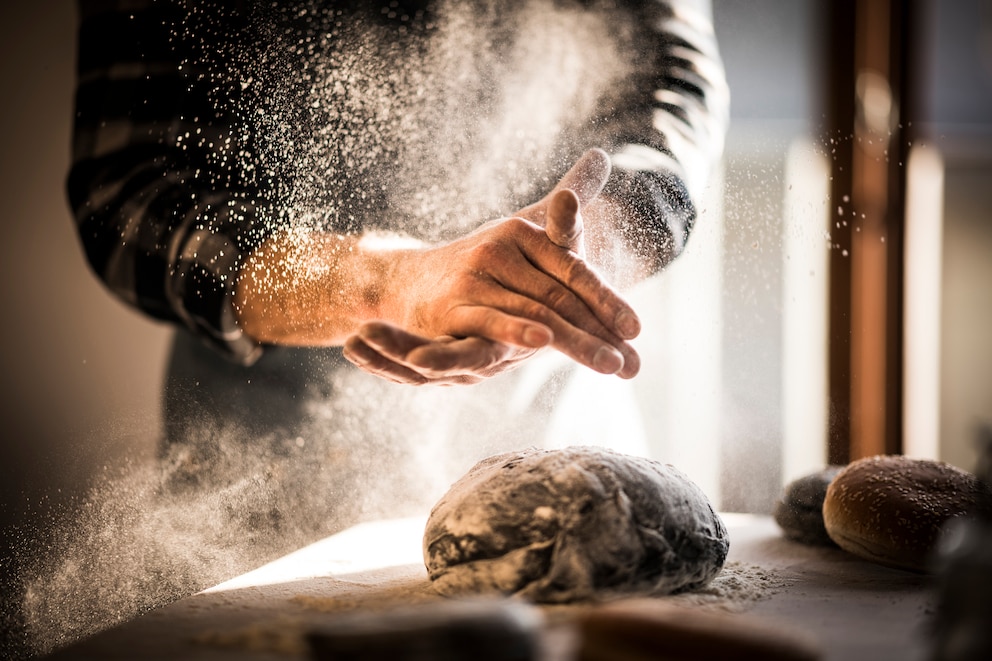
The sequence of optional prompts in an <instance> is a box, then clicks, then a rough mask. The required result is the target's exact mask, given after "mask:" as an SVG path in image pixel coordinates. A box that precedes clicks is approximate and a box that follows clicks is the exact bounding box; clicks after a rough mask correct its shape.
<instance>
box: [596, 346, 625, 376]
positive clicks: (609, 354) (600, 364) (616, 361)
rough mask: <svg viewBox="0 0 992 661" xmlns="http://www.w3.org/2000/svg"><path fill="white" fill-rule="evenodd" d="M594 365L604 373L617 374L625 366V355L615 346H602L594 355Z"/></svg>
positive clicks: (598, 370)
mask: <svg viewBox="0 0 992 661" xmlns="http://www.w3.org/2000/svg"><path fill="white" fill-rule="evenodd" d="M592 366H593V368H594V369H595V370H596V371H597V372H602V373H603V374H616V373H617V372H619V371H620V369H621V368H622V367H623V356H622V355H621V354H620V352H619V351H617V350H616V349H614V348H613V347H600V348H599V350H598V351H596V355H595V356H593V359H592Z"/></svg>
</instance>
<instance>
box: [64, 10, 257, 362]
mask: <svg viewBox="0 0 992 661" xmlns="http://www.w3.org/2000/svg"><path fill="white" fill-rule="evenodd" d="M79 19H80V25H79V50H78V61H77V72H78V80H77V89H76V99H75V103H76V114H75V121H74V142H73V164H72V168H71V170H70V173H69V177H68V181H67V188H68V196H69V201H70V204H71V206H72V209H73V212H74V214H75V219H76V223H77V228H78V234H79V237H80V239H81V242H82V245H83V247H84V249H85V252H86V256H87V258H88V260H89V263H90V265H91V267H92V268H93V270H94V271H95V272H96V273H97V274H98V275H99V276H100V278H101V279H102V280H103V281H104V282H105V283H106V285H107V286H108V287H109V288H110V289H111V290H112V291H113V292H114V293H115V294H116V295H117V296H119V297H120V298H121V299H123V300H124V301H126V302H128V303H130V304H132V305H134V306H136V307H137V308H138V309H140V310H143V311H144V312H146V313H148V314H149V315H151V316H153V317H155V318H159V319H164V320H169V321H172V322H176V323H178V324H180V325H182V326H184V327H186V328H187V329H189V330H190V331H192V332H193V333H195V334H197V335H198V336H201V337H202V338H204V339H205V340H206V341H207V342H209V343H210V344H212V345H214V346H215V347H217V348H218V349H219V350H220V351H221V352H223V353H225V354H227V355H228V356H230V357H231V358H232V359H234V360H236V361H239V362H243V363H250V362H252V361H253V360H254V359H255V358H256V357H257V356H258V355H259V354H260V352H261V347H259V346H258V345H257V344H256V343H255V342H254V341H252V340H251V339H250V338H248V337H247V336H246V335H244V334H243V333H242V332H241V331H240V329H239V327H238V325H237V323H236V319H235V314H234V307H233V291H234V287H235V284H236V278H237V273H238V270H239V266H240V264H241V261H242V259H243V258H244V256H245V255H246V254H248V253H249V252H250V251H251V249H252V248H253V247H254V246H255V245H257V244H258V243H259V242H260V241H261V240H262V239H263V238H264V237H265V235H266V230H265V229H264V227H262V224H261V223H260V222H259V221H258V220H257V218H258V217H259V216H260V215H261V214H260V213H259V211H260V210H259V209H258V208H256V206H257V203H256V202H255V201H254V200H255V196H254V195H253V194H252V193H251V192H250V190H249V188H248V187H247V186H245V185H243V183H242V182H240V181H239V179H238V178H239V174H238V172H237V171H238V168H235V167H232V164H233V161H234V160H236V159H238V158H239V157H240V154H241V153H242V152H243V149H244V147H243V145H240V144H239V136H238V135H237V133H236V131H234V130H233V129H232V128H231V127H232V126H233V125H234V123H233V122H232V121H231V118H230V117H228V116H227V115H226V114H225V112H224V111H222V110H218V109H217V108H216V107H215V106H214V104H213V103H212V102H211V94H212V93H213V92H215V91H216V85H218V82H217V81H216V80H212V79H211V78H210V77H209V76H205V75H204V74H203V72H202V71H199V70H197V67H196V64H195V61H196V59H197V58H195V57H193V56H194V52H193V51H192V50H190V49H194V48H195V47H196V46H195V44H192V43H190V42H189V41H187V40H184V39H183V35H182V21H183V19H184V3H182V2H176V1H173V0H117V1H112V0H96V1H90V0H80V2H79ZM236 91H237V90H232V91H231V93H232V94H233V93H236Z"/></svg>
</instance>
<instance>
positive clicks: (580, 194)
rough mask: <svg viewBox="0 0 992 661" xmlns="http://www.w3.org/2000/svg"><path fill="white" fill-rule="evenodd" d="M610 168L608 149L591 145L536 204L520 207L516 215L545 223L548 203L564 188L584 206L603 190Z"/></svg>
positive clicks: (540, 223) (543, 224) (542, 224)
mask: <svg viewBox="0 0 992 661" xmlns="http://www.w3.org/2000/svg"><path fill="white" fill-rule="evenodd" d="M611 169H612V165H611V163H610V157H609V156H608V155H607V153H606V152H605V151H603V150H602V149H598V148H596V149H590V150H588V151H586V152H585V153H584V154H582V156H580V157H579V160H577V161H576V162H575V164H574V165H573V166H572V167H571V168H570V169H569V171H568V172H566V173H565V175H564V176H563V177H562V178H561V180H560V181H559V182H558V184H557V185H556V186H555V187H554V189H552V191H551V192H550V193H548V194H547V195H546V196H544V197H543V198H542V199H541V200H539V201H537V202H535V203H534V204H531V205H529V206H526V207H524V208H523V209H521V210H519V211H518V212H517V213H516V214H515V215H517V216H520V217H522V218H527V219H528V220H531V221H533V222H535V223H537V224H539V225H541V226H545V225H546V224H547V216H548V213H549V207H550V206H551V202H552V200H553V199H554V198H555V196H556V195H557V194H558V193H560V192H561V191H563V190H570V191H572V192H573V193H574V194H575V199H576V200H577V203H578V206H579V208H581V207H583V206H584V205H587V204H589V203H590V202H592V201H593V200H594V199H596V196H597V195H599V193H600V191H602V190H603V186H605V185H606V180H607V179H609V178H610V170H611Z"/></svg>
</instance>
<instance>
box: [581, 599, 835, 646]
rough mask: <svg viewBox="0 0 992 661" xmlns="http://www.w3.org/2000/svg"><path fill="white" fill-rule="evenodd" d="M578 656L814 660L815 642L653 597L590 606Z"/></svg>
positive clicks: (755, 621)
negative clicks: (594, 606) (652, 598)
mask: <svg viewBox="0 0 992 661" xmlns="http://www.w3.org/2000/svg"><path fill="white" fill-rule="evenodd" d="M578 631H579V642H578V653H577V655H576V659H577V660H578V661H695V660H697V659H735V660H737V661H752V660H753V661H813V660H814V659H819V658H820V656H821V653H820V649H819V646H818V645H817V643H816V642H815V641H814V640H812V639H811V638H809V637H808V636H806V635H804V634H803V633H802V632H798V631H796V630H795V629H794V628H789V629H786V628H784V627H782V626H778V625H776V624H774V623H771V622H768V621H766V620H763V619H759V618H755V617H751V616H746V615H739V614H730V613H717V612H709V611H702V610H696V609H688V608H681V607H678V606H674V605H672V604H669V603H664V602H661V601H657V600H651V599H638V600H630V601H621V602H616V603H613V604H608V605H605V606H602V607H596V608H591V609H589V610H588V611H586V612H585V613H583V614H581V615H580V616H579V618H578Z"/></svg>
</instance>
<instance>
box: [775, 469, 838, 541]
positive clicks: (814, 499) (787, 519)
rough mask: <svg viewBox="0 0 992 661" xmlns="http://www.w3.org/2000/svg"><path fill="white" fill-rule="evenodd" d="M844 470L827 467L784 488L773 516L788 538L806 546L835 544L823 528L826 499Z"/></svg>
mask: <svg viewBox="0 0 992 661" xmlns="http://www.w3.org/2000/svg"><path fill="white" fill-rule="evenodd" d="M842 468H843V466H828V467H827V468H824V469H823V470H819V471H816V472H815V473H810V474H809V475H804V476H803V477H800V478H798V479H796V480H793V481H792V482H789V483H788V484H787V485H785V488H784V489H783V490H782V494H781V495H780V496H779V498H778V500H776V501H775V508H774V511H773V513H772V514H773V516H774V517H775V523H777V524H778V526H779V528H781V529H782V533H783V534H784V535H785V536H786V537H788V538H789V539H791V540H793V541H796V542H801V543H803V544H810V545H816V546H833V545H834V541H833V540H832V539H830V535H828V534H827V529H826V528H825V527H824V526H823V499H824V498H825V497H826V495H827V487H828V486H830V483H831V482H832V481H833V479H834V478H835V477H836V476H837V473H839V472H840V470H841V469H842Z"/></svg>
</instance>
